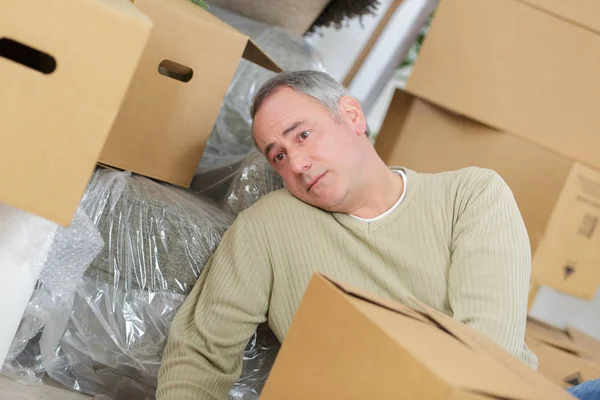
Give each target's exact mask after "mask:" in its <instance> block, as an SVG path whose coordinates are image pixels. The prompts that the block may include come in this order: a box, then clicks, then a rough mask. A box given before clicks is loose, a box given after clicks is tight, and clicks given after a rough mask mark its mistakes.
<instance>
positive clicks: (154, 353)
mask: <svg viewBox="0 0 600 400" xmlns="http://www.w3.org/2000/svg"><path fill="white" fill-rule="evenodd" d="M81 206H82V208H83V209H84V210H85V211H86V212H87V213H88V215H89V216H90V217H91V219H92V221H93V222H94V224H95V225H96V226H97V227H98V228H99V230H100V232H101V234H102V237H103V238H104V240H105V242H106V245H105V247H104V249H103V250H102V252H101V253H100V255H99V256H98V257H96V259H94V261H93V262H92V263H91V265H90V267H89V268H88V269H87V270H86V272H85V274H84V278H83V280H82V282H81V284H80V285H78V287H77V293H76V295H75V301H74V304H73V310H72V313H71V318H70V320H69V321H68V324H67V327H66V330H65V332H64V334H63V335H62V337H61V339H60V342H59V346H58V347H56V348H55V354H54V358H53V360H52V363H51V364H50V365H48V364H46V369H47V373H48V375H50V377H52V378H53V379H54V380H56V381H58V382H60V383H62V384H63V385H65V386H67V387H71V388H73V389H76V390H79V391H83V392H85V393H88V394H92V395H96V394H98V395H105V396H109V397H110V398H119V397H123V396H126V397H127V398H130V397H131V398H145V397H146V396H150V397H151V396H152V394H153V393H154V390H155V388H156V376H157V374H158V369H159V367H160V362H161V359H162V352H163V348H164V345H165V344H166V339H167V334H168V329H169V325H170V323H171V320H172V319H173V317H174V316H175V313H176V312H177V310H178V308H179V306H180V305H181V304H182V302H183V300H184V299H185V297H186V295H187V294H188V293H189V291H190V290H191V289H192V287H193V285H194V284H195V282H196V280H197V279H198V276H199V274H200V273H201V272H202V269H203V268H204V265H205V264H206V262H207V261H208V259H209V257H210V256H211V255H212V253H213V252H214V250H215V248H216V247H217V245H218V243H219V242H220V240H221V237H222V235H223V233H224V232H225V230H226V229H227V228H228V227H229V226H230V225H231V223H232V222H233V217H232V216H231V215H230V214H229V213H227V212H225V211H224V210H222V209H220V208H218V207H216V206H215V205H213V204H211V203H210V202H209V201H206V200H203V199H200V198H198V197H195V196H194V195H192V194H190V193H188V192H186V191H184V190H182V189H178V188H175V187H172V186H168V185H164V184H160V183H156V182H154V181H152V180H150V179H147V178H144V177H140V176H135V175H132V174H130V173H127V172H115V171H111V170H104V169H101V170H98V171H97V172H96V174H95V175H94V177H93V179H92V181H91V182H90V184H89V186H88V188H87V190H86V192H85V194H84V196H83V199H82V202H81Z"/></svg>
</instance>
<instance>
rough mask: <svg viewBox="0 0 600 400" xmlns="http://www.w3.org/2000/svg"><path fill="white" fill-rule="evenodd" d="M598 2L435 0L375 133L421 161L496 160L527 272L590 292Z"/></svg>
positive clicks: (440, 167)
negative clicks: (403, 81)
mask: <svg viewBox="0 0 600 400" xmlns="http://www.w3.org/2000/svg"><path fill="white" fill-rule="evenodd" d="M598 4H599V3H598V2H596V1H593V0H586V1H580V2H577V4H575V3H570V2H554V1H542V0H540V1H530V0H508V1H502V2H498V1H492V0H484V1H479V0H444V1H442V2H441V3H440V5H439V7H438V9H437V11H436V14H435V17H434V19H433V21H432V25H431V29H430V31H429V33H428V35H427V37H426V39H425V42H424V45H423V47H422V49H421V54H420V55H419V58H418V59H417V62H416V64H415V67H414V70H413V73H412V75H411V77H410V78H409V80H408V83H407V86H406V91H407V92H409V93H410V95H409V94H408V93H405V92H400V91H399V92H397V93H396V95H395V97H394V99H393V101H392V104H391V106H390V108H389V111H388V115H387V117H386V120H385V122H384V125H383V127H382V130H381V131H380V134H379V137H378V139H377V143H376V148H377V150H378V152H379V154H380V155H381V156H382V158H383V159H384V160H385V161H386V162H387V163H388V164H389V165H403V166H406V167H408V168H412V169H415V170H417V171H420V172H440V171H444V170H452V169H458V168H462V167H466V166H470V165H475V166H480V167H486V168H491V169H494V170H496V171H497V172H498V173H499V174H500V175H501V176H502V177H503V178H504V180H505V181H506V182H507V183H508V184H509V186H510V187H511V188H512V190H513V193H514V194H515V198H516V200H517V203H518V204H519V207H520V209H521V212H522V214H523V217H524V220H525V223H526V225H527V228H528V231H529V235H530V241H531V247H532V250H533V251H534V259H533V273H532V275H533V276H532V280H534V281H535V282H537V283H539V284H544V285H548V286H551V287H554V288H556V289H557V290H560V291H562V292H566V293H570V294H573V295H575V296H579V297H583V298H587V299H589V298H591V297H592V296H593V295H594V293H595V292H596V289H597V288H598V285H599V284H600V270H598V269H597V265H598V264H599V263H600V235H599V234H598V232H597V230H598V229H597V224H598V221H599V220H600V172H599V171H598V168H600V136H599V135H598V134H597V133H598V131H599V130H600V113H598V112H597V110H600V96H598V93H600V73H598V71H600V58H598V54H600V23H598V21H597V20H596V19H593V18H590V17H589V15H590V14H589V13H588V12H596V15H598V12H600V9H599V7H600V6H599V5H598ZM586 7H587V9H588V11H587V12H585V11H584V12H582V11H583V10H584V9H586Z"/></svg>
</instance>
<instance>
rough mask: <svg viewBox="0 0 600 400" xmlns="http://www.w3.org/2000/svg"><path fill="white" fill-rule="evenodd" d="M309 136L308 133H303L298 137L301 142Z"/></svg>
mask: <svg viewBox="0 0 600 400" xmlns="http://www.w3.org/2000/svg"><path fill="white" fill-rule="evenodd" d="M309 136H310V132H309V131H305V132H302V133H301V134H300V136H299V137H300V139H301V140H306V138H308V137H309Z"/></svg>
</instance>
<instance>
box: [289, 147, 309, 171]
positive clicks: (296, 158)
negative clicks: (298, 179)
mask: <svg viewBox="0 0 600 400" xmlns="http://www.w3.org/2000/svg"><path fill="white" fill-rule="evenodd" d="M288 157H289V158H290V165H291V168H292V171H293V172H294V173H296V174H301V173H304V172H306V171H308V170H309V169H310V167H311V162H310V157H308V155H307V154H305V153H304V152H293V153H291V154H290V153H288Z"/></svg>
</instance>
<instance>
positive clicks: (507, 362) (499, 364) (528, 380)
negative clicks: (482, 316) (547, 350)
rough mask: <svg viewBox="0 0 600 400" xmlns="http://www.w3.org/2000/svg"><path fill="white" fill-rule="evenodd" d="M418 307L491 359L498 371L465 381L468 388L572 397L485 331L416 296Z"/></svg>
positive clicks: (510, 395) (512, 395) (513, 395)
mask: <svg viewBox="0 0 600 400" xmlns="http://www.w3.org/2000/svg"><path fill="white" fill-rule="evenodd" d="M415 307H418V308H420V309H422V310H423V313H425V314H427V315H428V316H429V317H430V318H431V319H433V320H435V321H436V322H437V323H438V324H440V325H442V326H444V327H445V328H446V330H447V331H450V332H452V334H453V335H454V336H456V337H458V338H460V340H461V341H463V342H464V343H467V345H468V346H470V347H471V348H472V349H473V350H474V351H475V352H477V353H479V354H481V355H482V356H485V357H487V359H488V360H489V361H490V366H489V367H487V366H486V368H488V369H489V371H490V372H491V371H494V373H493V374H492V375H493V376H489V375H484V377H483V378H482V379H479V380H471V379H468V380H466V381H462V382H461V384H462V387H463V388H464V389H465V390H468V391H471V392H473V393H476V394H485V395H487V396H490V397H494V398H501V399H534V398H535V399H540V400H542V399H544V398H553V399H555V398H564V399H567V398H571V397H570V396H569V395H568V394H567V393H562V392H560V391H557V390H555V388H553V387H552V386H551V385H548V382H547V380H546V379H544V378H543V377H542V376H540V375H538V374H536V373H534V372H533V371H532V370H531V368H529V367H528V366H527V365H525V363H523V362H522V361H520V360H518V359H517V358H516V357H514V356H512V355H511V354H509V353H508V352H506V351H505V350H503V349H502V348H500V347H499V346H498V345H497V344H495V343H494V342H492V341H491V340H490V339H489V338H487V337H486V336H484V335H483V334H481V333H479V332H477V331H475V330H474V329H472V328H469V327H468V326H466V325H464V324H462V323H460V322H458V321H456V320H454V319H453V318H452V317H450V316H448V315H445V314H443V313H441V312H439V311H437V310H435V309H433V308H432V307H429V306H427V305H426V304H424V303H422V302H420V301H418V300H416V299H415ZM499 382H514V383H512V384H511V387H506V386H505V385H503V384H500V385H498V384H497V383H499ZM559 393H560V394H562V396H561V395H559Z"/></svg>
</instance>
